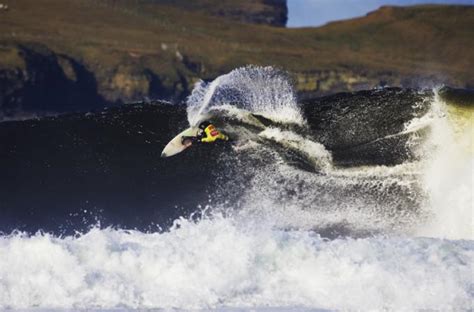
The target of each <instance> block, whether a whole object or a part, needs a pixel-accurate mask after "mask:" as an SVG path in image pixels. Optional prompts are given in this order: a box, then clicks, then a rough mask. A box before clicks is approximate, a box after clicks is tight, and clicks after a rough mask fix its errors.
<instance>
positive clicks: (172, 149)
mask: <svg viewBox="0 0 474 312" xmlns="http://www.w3.org/2000/svg"><path fill="white" fill-rule="evenodd" d="M198 131H199V128H198V127H191V128H188V129H186V130H184V131H183V132H181V133H180V134H178V135H177V136H175V137H174V138H173V139H172V140H171V141H169V143H168V144H166V146H165V148H164V149H163V151H162V152H161V157H170V156H173V155H176V154H179V153H181V152H182V151H184V150H185V149H187V148H188V147H189V146H190V145H184V144H183V143H182V140H181V139H182V137H183V136H188V137H194V136H197V134H198Z"/></svg>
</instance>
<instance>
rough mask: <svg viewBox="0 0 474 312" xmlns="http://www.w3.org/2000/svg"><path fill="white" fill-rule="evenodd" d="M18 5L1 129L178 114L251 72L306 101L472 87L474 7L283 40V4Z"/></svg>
mask: <svg viewBox="0 0 474 312" xmlns="http://www.w3.org/2000/svg"><path fill="white" fill-rule="evenodd" d="M8 5H9V10H8V11H5V12H0V14H1V15H2V16H1V18H0V29H2V31H1V32H0V118H4V117H11V116H18V115H19V114H20V115H21V114H23V113H38V112H39V113H48V112H52V113H54V112H68V111H77V110H91V109H95V108H100V107H103V106H114V105H117V104H122V103H128V102H135V101H142V100H146V99H165V100H171V101H176V102H179V101H181V100H183V99H184V98H185V97H186V96H187V95H188V94H189V92H190V91H191V89H192V88H193V85H194V83H195V82H196V81H198V80H199V79H204V80H212V79H215V78H216V77H218V76H219V75H222V74H225V73H227V72H229V71H231V70H232V69H234V68H237V67H240V66H245V65H248V64H255V65H272V66H276V67H279V68H281V69H283V70H286V71H288V72H290V74H292V75H293V77H294V81H295V86H296V89H297V91H298V93H299V94H300V96H301V98H307V97H314V96H321V95H327V94H331V93H335V92H341V91H357V90H361V89H371V88H374V87H377V86H403V87H424V88H426V87H430V86H433V85H439V84H446V85H450V86H452V87H459V88H466V87H472V86H474V81H473V77H472V71H473V69H474V68H473V64H474V60H473V56H472V53H471V54H470V53H468V51H471V50H472V49H474V45H473V43H474V42H473V41H472V40H470V38H472V36H473V29H474V27H472V25H473V23H474V7H458V6H427V7H413V8H402V7H396V8H383V9H380V10H378V11H376V12H375V13H371V14H369V15H368V16H366V17H362V18H359V19H354V20H349V21H343V22H337V23H331V24H329V25H326V26H324V27H320V28H314V29H310V28H308V29H285V28H282V27H269V26H268V25H275V26H283V25H284V24H285V20H286V14H287V8H286V2H285V1H284V0H259V1H251V0H238V1H233V0H221V1H215V0H196V1H188V0H173V1H172V0H137V1H133V2H132V1H127V0H103V1H95V0H84V1H73V0H48V1H45V2H41V3H39V2H31V1H30V0H15V1H11V2H9V3H8ZM236 20H237V21H238V22H235V21H236ZM242 22H243V23H242ZM255 23H257V24H258V23H263V24H266V25H264V26H262V25H255Z"/></svg>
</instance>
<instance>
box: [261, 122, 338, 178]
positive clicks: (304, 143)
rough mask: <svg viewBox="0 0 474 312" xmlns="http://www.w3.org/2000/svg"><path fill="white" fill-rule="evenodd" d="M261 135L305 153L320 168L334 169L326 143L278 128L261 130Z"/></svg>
mask: <svg viewBox="0 0 474 312" xmlns="http://www.w3.org/2000/svg"><path fill="white" fill-rule="evenodd" d="M259 136H261V137H263V138H266V139H270V140H273V141H275V142H278V143H280V144H283V145H284V146H285V147H287V148H290V149H293V150H296V151H298V152H301V153H303V154H304V155H305V156H306V157H307V158H308V159H309V160H311V162H312V163H313V165H314V166H315V167H316V168H317V169H318V170H321V171H323V172H328V171H329V170H331V169H332V155H331V153H330V152H329V151H328V150H326V148H325V147H324V145H322V144H320V143H318V142H314V141H312V140H310V139H308V138H305V137H303V136H301V135H299V134H296V133H294V132H291V131H285V130H281V129H278V128H267V129H265V130H263V131H262V132H260V133H259Z"/></svg>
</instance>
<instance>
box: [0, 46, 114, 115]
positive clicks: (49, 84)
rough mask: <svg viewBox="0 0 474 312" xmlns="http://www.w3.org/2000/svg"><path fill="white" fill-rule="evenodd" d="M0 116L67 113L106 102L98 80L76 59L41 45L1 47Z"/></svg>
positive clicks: (88, 108) (98, 106) (91, 107)
mask: <svg viewBox="0 0 474 312" xmlns="http://www.w3.org/2000/svg"><path fill="white" fill-rule="evenodd" d="M0 59H2V60H3V62H6V61H7V62H8V64H4V66H2V67H0V117H3V118H4V117H12V116H17V117H18V116H21V115H24V114H26V115H28V114H31V113H40V114H41V113H48V112H70V111H80V110H90V109H96V108H101V107H103V106H104V105H105V101H104V99H103V97H102V96H101V95H100V94H99V93H98V91H97V81H96V80H95V77H94V74H93V73H91V72H89V71H88V70H87V69H86V68H84V66H83V65H82V64H81V63H79V62H77V61H76V60H74V59H72V58H70V57H68V56H66V55H58V54H55V53H54V52H52V51H51V50H49V49H48V48H46V47H45V46H43V45H40V44H30V45H16V44H6V45H5V44H4V45H1V46H0Z"/></svg>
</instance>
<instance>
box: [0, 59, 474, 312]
mask: <svg viewBox="0 0 474 312" xmlns="http://www.w3.org/2000/svg"><path fill="white" fill-rule="evenodd" d="M441 93H442V92H441ZM441 93H440V92H438V90H424V91H417V90H402V89H397V88H387V89H382V90H370V91H362V92H357V93H352V94H338V95H333V96H328V97H325V98H318V99H314V100H311V101H307V102H303V103H299V104H297V102H296V99H295V97H294V94H293V92H292V89H291V84H290V82H289V80H288V79H287V77H286V76H285V75H282V74H281V72H279V71H277V70H275V69H273V68H269V67H267V68H260V67H246V68H240V69H236V70H235V71H233V72H231V73H229V74H227V75H223V76H221V77H219V78H217V79H216V80H215V81H213V82H210V83H204V82H200V83H199V84H198V85H197V86H196V88H195V90H194V92H193V94H192V95H191V97H190V98H189V99H188V105H187V107H186V108H185V107H183V106H172V105H169V104H164V103H160V104H157V105H134V106H129V107H122V108H116V109H112V110H107V111H104V112H99V113H94V114H85V115H84V114H76V115H69V116H60V117H53V118H45V119H39V120H32V121H23V122H6V123H2V124H0V141H1V142H2V143H3V144H4V149H3V151H2V153H0V166H1V167H0V169H2V172H3V174H2V176H0V183H1V185H0V186H1V187H0V192H1V193H0V198H1V201H0V208H1V211H2V214H3V215H2V218H0V230H2V231H4V232H7V233H8V232H9V231H11V230H15V231H13V233H11V234H4V235H1V236H0V308H1V309H10V308H12V309H22V308H41V309H53V308H57V309H91V308H98V309H116V308H124V309H155V308H161V309H223V310H226V309H231V310H232V309H247V308H252V309H262V310H265V309H266V308H268V309H272V308H279V309H281V308H285V307H288V309H290V310H298V309H303V308H304V309H334V310H359V309H364V310H418V309H437V310H467V309H469V308H470V307H471V305H472V304H471V303H472V299H473V298H474V293H473V288H472V281H471V274H470V273H471V272H472V263H473V260H474V253H473V250H474V240H473V239H474V237H473V233H472V224H473V223H474V222H473V221H474V220H473V219H472V202H473V198H472V183H473V182H472V172H473V171H472V166H473V155H474V148H473V145H472V135H473V133H472V127H471V126H472V117H473V110H472V108H471V107H469V106H466V105H465V104H463V105H462V106H459V105H452V104H451V103H449V102H446V100H445V99H444V98H443V97H442V96H440V95H441ZM463 101H464V102H463V103H465V96H464V97H463ZM203 118H209V119H211V120H212V121H213V122H214V123H215V124H216V125H217V126H218V128H219V129H221V130H222V131H224V132H226V133H227V134H229V136H230V137H231V138H232V142H231V143H230V144H216V145H203V146H196V147H194V146H193V147H192V148H189V149H188V150H186V151H185V152H183V153H181V154H179V155H177V156H175V157H172V158H166V159H162V158H160V157H159V156H160V153H161V149H162V148H163V146H164V145H165V144H166V143H167V142H168V141H169V140H170V139H171V138H172V137H173V136H174V135H175V134H176V133H178V132H179V131H180V130H181V129H182V128H185V127H187V126H188V123H190V124H191V125H193V124H196V123H197V122H199V120H201V119H203ZM97 133H102V134H103V135H101V136H98V135H97ZM32 149H35V150H36V151H37V152H36V153H35V155H34V157H32V155H31V150H32ZM33 204H34V205H33ZM97 223H99V225H97ZM58 228H59V230H58ZM22 231H23V232H22ZM49 231H50V232H49Z"/></svg>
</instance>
